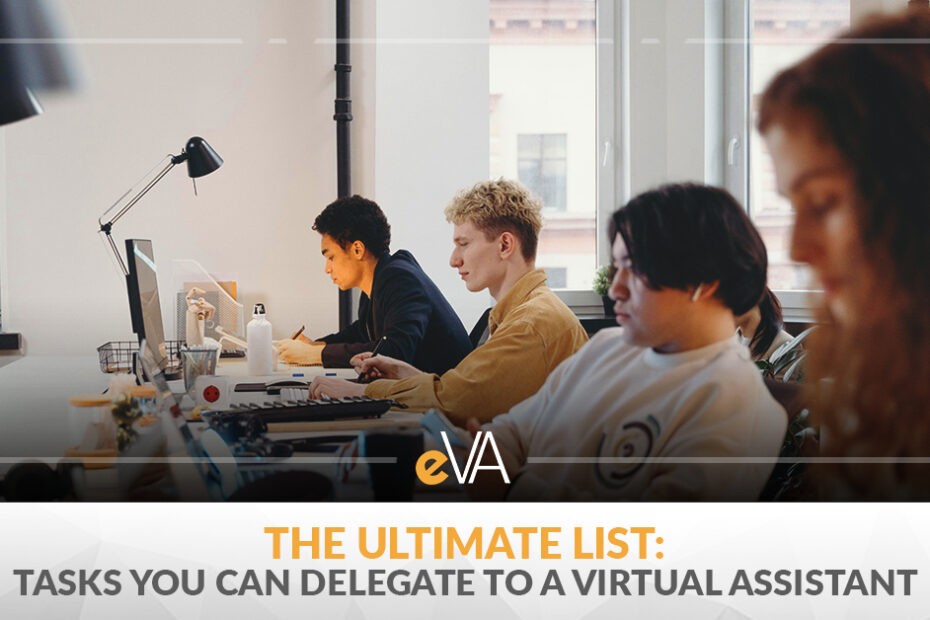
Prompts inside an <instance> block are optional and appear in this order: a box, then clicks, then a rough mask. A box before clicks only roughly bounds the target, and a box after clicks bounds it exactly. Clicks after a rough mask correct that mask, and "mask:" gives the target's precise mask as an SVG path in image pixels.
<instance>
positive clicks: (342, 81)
mask: <svg viewBox="0 0 930 620" xmlns="http://www.w3.org/2000/svg"><path fill="white" fill-rule="evenodd" d="M334 68H335V70H336V102H335V104H336V108H335V112H336V113H335V114H334V115H333V119H334V120H335V121H336V185H337V191H338V197H339V198H344V197H346V196H349V195H351V193H352V157H351V154H350V153H351V152H350V149H349V146H350V145H349V137H350V133H349V123H351V122H352V99H351V98H350V97H349V73H350V72H351V71H352V65H351V64H350V59H349V0H336V66H335V67H334ZM351 322H352V291H339V329H343V328H344V327H347V326H348V325H349V324H350V323H351Z"/></svg>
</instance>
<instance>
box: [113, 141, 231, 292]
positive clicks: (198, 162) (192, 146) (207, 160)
mask: <svg viewBox="0 0 930 620" xmlns="http://www.w3.org/2000/svg"><path fill="white" fill-rule="evenodd" d="M166 160H167V164H166V165H165V166H164V167H162V169H161V170H159V171H158V174H156V175H155V178H154V179H152V180H151V181H149V182H148V183H146V184H145V187H143V188H142V189H141V190H139V191H138V192H137V193H136V194H135V195H134V196H132V197H131V198H130V199H129V201H128V202H126V204H125V206H123V202H124V199H125V198H126V197H127V196H129V194H130V192H131V191H132V189H130V190H129V191H128V192H126V193H125V194H123V195H122V196H120V198H119V200H117V201H116V202H115V203H114V204H113V206H111V207H110V208H109V209H107V210H106V212H105V213H104V214H103V215H101V216H100V219H98V220H97V223H99V224H100V230H99V232H101V233H103V234H104V235H105V236H106V239H107V243H109V245H110V249H111V250H113V254H114V255H115V256H116V260H117V261H118V262H119V266H120V268H121V269H122V270H123V275H129V270H128V269H127V268H126V263H125V262H124V261H123V257H122V256H121V255H120V253H119V250H118V249H117V248H116V243H115V242H114V241H113V237H111V236H110V230H111V229H112V228H113V224H115V223H116V222H117V221H118V220H119V219H120V218H121V217H123V216H124V215H126V212H127V211H129V210H130V209H131V208H132V207H133V206H134V205H135V204H136V203H137V202H139V199H140V198H142V197H143V196H145V195H146V194H147V193H148V191H149V190H150V189H152V188H153V187H154V186H155V184H156V183H158V182H159V181H161V179H162V177H164V176H165V175H166V174H168V172H169V171H170V170H171V169H172V168H174V167H175V166H177V165H178V164H180V163H181V162H187V176H189V177H190V178H192V179H196V178H197V177H202V176H206V175H208V174H210V173H211V172H213V171H214V170H216V169H217V168H219V167H220V166H222V165H223V158H222V157H220V156H219V155H218V154H217V153H216V151H214V150H213V147H211V146H210V145H209V144H207V141H206V140H204V139H203V138H200V137H197V136H194V137H193V138H189V139H188V140H187V144H186V145H184V148H183V149H181V154H180V155H168V156H166V157H165V159H163V160H162V161H163V162H164V161H166ZM196 194H197V183H196V181H195V182H194V195H196ZM117 208H119V211H117V212H116V215H114V216H113V217H111V218H110V219H109V221H107V222H104V221H103V219H104V218H105V217H107V215H109V214H110V212H111V211H113V210H114V209H117Z"/></svg>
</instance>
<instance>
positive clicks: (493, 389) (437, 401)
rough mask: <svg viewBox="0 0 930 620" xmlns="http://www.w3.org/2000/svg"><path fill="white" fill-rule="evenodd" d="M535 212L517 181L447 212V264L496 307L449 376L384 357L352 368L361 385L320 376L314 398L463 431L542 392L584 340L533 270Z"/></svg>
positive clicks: (359, 359)
mask: <svg viewBox="0 0 930 620" xmlns="http://www.w3.org/2000/svg"><path fill="white" fill-rule="evenodd" d="M541 211H542V205H541V204H540V203H539V201H538V200H536V199H535V198H533V197H532V196H531V195H530V193H529V192H528V191H527V190H526V188H525V187H523V186H522V185H520V184H519V183H517V182H515V181H510V180H505V179H498V180H496V181H485V182H483V183H478V184H477V185H475V186H474V187H472V188H471V189H469V190H466V191H463V192H461V193H459V194H458V195H457V196H456V197H455V198H454V199H453V200H452V203H451V204H450V205H449V206H448V207H447V208H446V211H445V215H446V219H447V220H448V221H449V222H451V223H452V224H453V225H454V227H455V228H454V232H453V241H454V243H455V247H454V249H453V250H452V256H451V258H450V259H449V264H450V266H452V268H453V269H456V270H457V271H458V272H459V275H460V276H461V278H462V280H464V281H465V286H466V287H467V288H468V290H469V291H472V292H479V291H482V290H484V289H487V290H488V292H490V294H491V296H492V297H493V298H494V299H495V301H496V302H497V303H496V305H495V306H494V308H493V309H492V310H491V313H490V315H489V317H488V329H489V331H490V337H489V338H488V340H487V342H486V343H484V344H482V345H481V346H479V347H478V348H476V349H475V350H474V351H472V353H470V354H469V355H467V356H466V357H465V359H463V360H462V361H461V362H460V363H459V364H458V365H457V366H456V367H455V368H453V369H451V370H449V371H447V372H445V373H443V374H442V375H435V374H429V373H424V372H422V371H420V370H418V369H416V368H414V367H413V366H411V365H410V364H407V363H405V362H401V361H399V360H396V359H392V358H390V357H385V356H382V355H378V356H375V357H371V356H370V354H367V353H362V354H360V355H357V356H356V357H354V358H353V360H352V363H353V365H354V366H355V367H356V368H357V369H358V370H359V371H360V372H361V373H363V374H365V375H367V376H369V377H375V378H376V380H375V381H373V382H372V383H370V384H368V385H360V384H356V383H351V382H348V381H344V380H341V379H333V378H327V377H318V378H317V379H314V381H313V384H312V385H311V386H310V393H311V396H313V397H315V398H319V397H322V396H327V397H343V396H350V395H361V394H365V395H367V396H372V397H375V398H393V399H395V400H397V401H400V402H402V403H405V404H407V405H409V406H411V407H413V408H417V409H424V410H425V409H429V408H437V409H441V410H442V411H444V412H446V414H447V415H448V416H449V418H450V419H451V420H453V421H454V422H456V423H458V424H461V425H464V424H465V422H466V420H468V419H469V418H470V417H476V418H477V419H479V420H481V421H488V420H491V419H492V418H493V417H494V416H496V415H498V414H500V413H503V412H505V411H507V410H509V409H510V408H511V407H512V406H513V405H515V404H517V403H518V402H520V401H522V400H524V399H525V398H528V397H529V396H531V395H532V394H534V393H536V391H537V390H538V389H539V388H540V387H541V386H542V384H543V383H544V382H545V380H546V377H547V376H549V373H550V372H552V370H554V369H555V367H556V366H558V365H559V363H560V362H561V361H562V360H564V359H565V358H567V357H569V356H570V355H572V354H573V353H574V352H575V351H577V350H578V349H579V348H581V346H582V345H583V344H584V343H585V342H586V341H587V335H586V334H585V332H584V329H582V327H581V324H580V323H579V322H578V319H577V318H576V317H575V315H574V314H573V313H572V311H571V310H570V309H569V308H568V307H567V306H566V305H565V304H564V303H562V301H561V300H560V299H559V298H558V297H556V296H555V294H554V293H553V292H552V291H551V290H549V288H548V287H547V286H546V274H545V272H544V271H543V270H542V269H536V247H537V244H538V240H539V230H540V228H542V215H541Z"/></svg>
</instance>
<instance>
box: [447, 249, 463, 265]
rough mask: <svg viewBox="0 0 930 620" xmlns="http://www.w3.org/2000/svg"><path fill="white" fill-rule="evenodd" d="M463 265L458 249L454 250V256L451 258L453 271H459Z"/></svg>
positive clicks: (450, 262)
mask: <svg viewBox="0 0 930 620" xmlns="http://www.w3.org/2000/svg"><path fill="white" fill-rule="evenodd" d="M461 265H462V259H461V257H460V256H459V250H458V248H456V249H454V250H452V255H451V256H449V266H450V267H452V268H453V269H458V268H459V267H460V266H461Z"/></svg>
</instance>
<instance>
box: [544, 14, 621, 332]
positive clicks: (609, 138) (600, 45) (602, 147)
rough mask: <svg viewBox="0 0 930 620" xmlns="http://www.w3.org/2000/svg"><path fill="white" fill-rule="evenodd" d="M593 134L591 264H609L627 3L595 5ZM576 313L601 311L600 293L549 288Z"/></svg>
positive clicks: (618, 160) (618, 184) (616, 188)
mask: <svg viewBox="0 0 930 620" xmlns="http://www.w3.org/2000/svg"><path fill="white" fill-rule="evenodd" d="M595 10H596V18H595V33H596V34H595V46H596V53H595V58H596V60H595V62H596V69H595V75H596V76H597V77H596V87H597V94H596V96H595V101H596V124H597V127H596V134H595V135H596V138H595V144H594V145H593V148H595V149H597V159H596V162H597V167H596V171H595V183H596V194H595V195H596V197H597V205H596V209H595V232H594V234H595V268H597V267H599V266H601V265H607V264H609V263H610V245H609V244H608V243H607V229H608V222H609V220H610V215H611V214H612V213H613V212H614V210H615V209H616V208H617V205H618V204H619V200H620V199H622V200H624V201H625V200H626V195H627V193H628V189H627V188H629V186H630V183H629V176H630V171H629V166H627V165H625V163H626V162H628V161H629V150H630V146H629V134H628V131H627V128H628V127H629V123H628V122H627V121H628V115H629V105H628V100H629V99H628V98H629V93H628V89H627V87H626V85H627V82H628V79H627V76H628V75H629V65H628V64H627V63H628V58H629V55H628V53H627V50H628V45H629V36H628V35H629V14H630V13H629V11H630V9H629V3H627V2H620V3H617V2H613V1H612V0H596V4H595ZM553 290H554V292H555V294H556V295H557V296H558V297H559V298H560V299H561V300H562V301H563V302H565V304H566V305H567V306H568V307H570V308H571V309H572V310H573V311H574V312H575V314H576V315H578V316H603V314H604V305H603V301H602V299H601V297H600V296H599V295H597V294H596V293H595V292H594V291H593V290H590V289H553Z"/></svg>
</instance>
